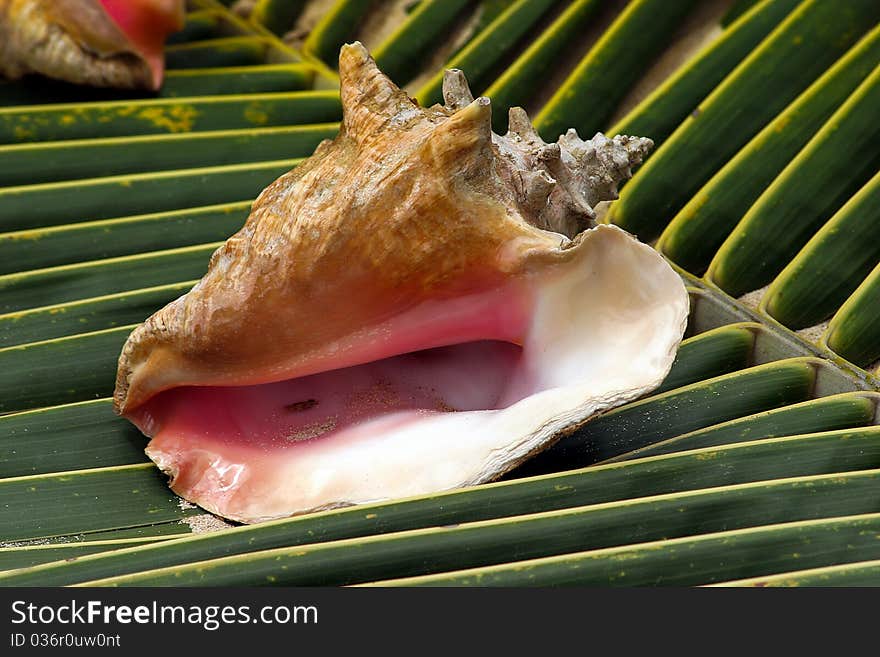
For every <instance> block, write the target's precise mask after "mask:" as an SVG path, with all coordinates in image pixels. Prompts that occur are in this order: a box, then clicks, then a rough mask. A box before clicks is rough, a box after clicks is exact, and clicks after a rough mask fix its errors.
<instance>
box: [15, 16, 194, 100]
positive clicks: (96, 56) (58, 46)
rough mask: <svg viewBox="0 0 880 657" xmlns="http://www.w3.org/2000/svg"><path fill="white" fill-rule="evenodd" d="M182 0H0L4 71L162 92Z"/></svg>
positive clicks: (18, 75)
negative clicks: (165, 51) (167, 45)
mask: <svg viewBox="0 0 880 657" xmlns="http://www.w3.org/2000/svg"><path fill="white" fill-rule="evenodd" d="M183 20H184V2H183V0H0V75H3V76H5V77H8V78H12V79H16V78H20V77H22V76H23V75H26V74H28V73H41V74H43V75H46V76H49V77H53V78H58V79H61V80H66V81H68V82H73V83H75V84H89V85H92V86H96V87H119V88H126V89H151V90H155V89H158V88H159V87H160V86H161V84H162V75H163V70H164V58H163V55H162V48H163V44H164V41H165V37H166V36H167V35H168V34H170V33H172V32H175V31H177V30H179V29H180V28H181V27H183Z"/></svg>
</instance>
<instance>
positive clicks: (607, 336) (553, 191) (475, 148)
mask: <svg viewBox="0 0 880 657" xmlns="http://www.w3.org/2000/svg"><path fill="white" fill-rule="evenodd" d="M339 71H340V81H341V95H342V104H343V109H344V119H343V124H342V129H341V131H340V133H339V135H338V136H337V137H336V139H334V140H333V141H332V142H331V141H325V142H324V143H322V144H321V145H320V146H319V147H318V148H317V150H316V151H315V154H314V155H313V156H312V157H311V158H309V159H308V160H307V161H306V162H304V163H303V164H301V165H300V166H299V167H297V168H296V169H295V170H293V171H291V172H290V173H287V174H285V175H283V176H282V177H281V178H279V179H278V180H276V181H275V182H274V183H272V184H271V185H270V186H269V187H267V188H266V189H265V190H264V191H263V193H262V194H261V195H260V197H259V198H258V199H257V200H256V202H255V203H254V206H253V209H252V211H251V215H250V217H249V218H248V220H247V223H246V224H245V226H244V228H242V229H241V230H240V231H239V232H238V233H237V234H236V235H234V236H233V237H231V238H230V239H229V240H228V241H227V242H226V244H225V245H224V246H222V247H221V248H219V249H218V250H217V251H216V252H215V253H214V255H213V257H212V258H211V263H210V268H209V270H208V273H207V274H206V275H205V277H204V278H203V279H202V280H201V281H200V282H199V283H198V284H197V285H196V286H195V287H194V288H193V289H192V290H191V291H190V292H189V293H187V294H186V295H184V296H183V297H181V298H179V299H177V300H176V301H174V302H172V303H170V304H169V305H168V306H166V307H165V308H163V309H162V310H160V311H159V312H157V313H156V314H155V315H153V316H152V317H150V318H149V319H148V320H147V321H146V323H144V324H143V325H142V326H140V327H139V328H137V329H136V330H135V331H134V332H133V333H132V334H131V336H130V337H129V339H128V342H127V343H126V345H125V347H124V349H123V351H122V355H121V357H120V360H119V373H118V379H117V387H116V395H115V404H116V409H117V410H118V411H119V412H120V413H122V414H124V415H125V416H127V417H128V418H130V419H131V420H132V421H133V422H135V423H136V424H137V425H138V426H139V427H140V428H141V429H142V430H143V431H144V433H146V434H147V435H150V436H152V441H151V442H150V444H149V446H148V448H147V453H148V454H149V456H150V458H152V459H153V460H154V461H155V462H156V463H157V464H158V465H159V467H160V468H161V469H162V470H164V471H165V472H167V473H169V474H170V475H171V477H172V480H171V486H172V488H173V489H174V490H175V491H176V492H177V493H179V494H180V495H182V496H183V497H185V498H186V499H188V500H191V501H193V502H196V503H198V504H199V505H201V506H202V507H204V508H206V509H208V510H210V511H213V512H215V513H217V514H219V515H222V516H225V517H227V518H232V519H235V520H240V521H244V522H256V521H260V520H265V519H269V518H278V517H283V516H289V515H292V514H298V513H304V512H309V511H314V510H318V509H328V508H333V507H339V506H343V505H349V504H357V503H363V502H369V501H375V500H381V499H387V498H396V497H401V496H408V495H416V494H423V493H428V492H432V491H439V490H444V489H449V488H453V487H458V486H465V485H469V484H477V483H480V482H485V481H489V480H491V479H493V478H497V477H498V476H499V475H501V474H502V473H504V472H506V471H508V470H510V469H511V468H512V467H514V466H515V465H517V464H518V463H520V462H522V461H523V460H524V459H526V458H528V457H529V456H530V455H532V454H534V453H536V452H538V451H539V450H541V449H543V448H545V447H547V446H548V445H549V444H551V443H552V442H553V441H554V440H556V439H557V438H558V437H559V436H560V435H562V434H564V433H566V432H571V431H572V430H574V429H575V428H576V427H578V426H579V425H580V424H582V423H583V422H585V421H586V420H587V419H589V418H590V417H591V416H593V415H595V414H596V413H598V412H599V411H602V410H604V409H607V408H610V407H612V406H616V405H618V404H622V403H624V402H626V401H628V400H631V399H633V398H635V397H638V396H640V395H642V394H644V393H646V392H648V391H650V390H651V389H653V388H654V387H656V386H657V385H658V384H659V383H660V382H661V381H662V380H663V378H664V377H665V375H666V373H667V372H668V370H669V368H670V366H671V363H672V361H673V357H674V355H675V353H676V349H677V346H678V343H679V341H680V339H681V337H682V333H683V330H684V326H685V321H686V317H687V312H688V297H687V294H686V292H685V288H684V285H683V284H682V281H681V279H680V278H679V277H678V276H677V275H676V274H675V272H674V271H673V270H672V269H671V268H670V267H669V265H668V264H667V263H666V262H665V261H664V260H663V258H662V257H661V256H660V255H658V254H657V252H655V251H654V250H653V249H651V248H650V247H648V246H646V245H644V244H641V243H640V242H638V241H637V240H636V239H635V238H633V237H632V236H630V235H629V234H627V233H625V232H624V231H622V230H620V229H618V228H616V227H613V226H604V225H600V226H596V227H594V228H592V229H589V230H584V229H585V228H587V227H588V226H590V225H591V224H592V220H593V211H592V209H591V206H592V205H593V204H595V203H597V202H599V201H601V200H604V199H609V198H613V197H615V195H616V184H617V182H618V181H620V180H621V179H623V178H625V177H628V176H629V175H630V166H631V165H633V164H636V163H638V162H639V161H641V158H642V157H643V156H644V154H645V153H646V152H647V149H648V148H649V147H650V145H651V143H650V141H649V140H647V139H640V138H631V137H615V138H614V139H613V140H612V139H606V138H605V137H604V136H602V135H597V136H596V137H594V138H593V139H592V140H590V141H586V142H585V141H582V140H580V139H579V138H578V137H577V135H576V134H575V133H574V131H569V133H568V134H566V135H565V136H563V137H562V138H560V139H559V141H558V143H555V144H546V143H544V142H543V141H541V139H540V138H539V137H538V136H537V134H535V132H534V130H533V129H532V127H531V124H530V123H529V120H528V117H527V116H526V115H525V113H524V112H523V111H522V110H521V109H518V108H517V109H513V110H511V113H510V126H511V128H510V130H511V131H510V132H509V133H508V134H507V135H506V136H503V137H500V136H498V135H493V134H492V131H491V128H490V104H489V100H488V99H487V98H477V99H476V100H474V99H473V98H472V97H471V94H470V91H469V90H468V89H467V85H466V82H465V80H464V77H463V76H462V75H461V73H460V72H457V71H451V72H449V73H448V74H447V77H446V83H445V89H444V92H445V94H444V95H445V101H446V105H445V106H434V107H431V108H421V107H419V106H418V105H417V104H416V103H415V102H414V101H413V100H412V99H410V98H409V97H408V96H407V95H406V94H405V93H404V92H402V91H401V90H400V89H398V88H397V87H396V86H395V85H394V84H393V83H392V82H391V81H390V80H389V79H388V78H387V77H386V76H384V75H383V74H382V73H381V72H380V71H379V70H378V69H377V67H376V64H375V62H374V61H373V60H372V59H371V58H370V56H369V55H368V54H367V52H366V50H365V49H364V48H363V46H361V45H360V44H354V45H349V46H345V47H344V48H343V49H342V53H341V56H340V62H339Z"/></svg>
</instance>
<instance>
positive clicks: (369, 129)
mask: <svg viewBox="0 0 880 657" xmlns="http://www.w3.org/2000/svg"><path fill="white" fill-rule="evenodd" d="M339 95H340V99H341V101H342V123H343V125H344V127H345V131H346V133H347V134H348V135H349V136H351V137H352V138H354V139H366V138H369V137H371V136H373V135H375V134H376V133H378V132H380V131H381V130H382V129H384V128H385V127H386V126H387V125H388V124H389V123H390V122H392V121H394V120H395V119H397V121H398V122H400V119H401V118H404V119H405V118H407V115H410V116H413V115H415V114H420V112H419V111H418V106H417V105H416V104H415V102H414V101H413V100H411V99H410V97H409V96H407V95H406V93H405V92H404V91H402V90H401V89H400V88H399V87H398V86H397V85H396V84H394V83H393V82H392V81H391V79H390V78H389V77H388V76H387V75H385V74H384V73H382V71H380V70H379V67H378V66H376V62H375V60H373V58H372V57H370V54H369V53H368V52H367V49H366V48H364V46H363V44H362V43H361V42H360V41H355V42H354V43H351V44H346V45H344V46H342V50H341V51H340V54H339Z"/></svg>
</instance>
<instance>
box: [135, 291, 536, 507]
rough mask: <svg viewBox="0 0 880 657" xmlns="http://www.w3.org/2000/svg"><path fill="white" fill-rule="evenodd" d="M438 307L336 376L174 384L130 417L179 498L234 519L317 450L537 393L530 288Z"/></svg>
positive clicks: (331, 363)
mask: <svg viewBox="0 0 880 657" xmlns="http://www.w3.org/2000/svg"><path fill="white" fill-rule="evenodd" d="M431 305H432V307H420V308H415V309H413V310H411V311H409V312H407V313H405V314H403V315H401V316H399V317H397V318H395V319H394V320H393V321H392V322H390V323H389V324H388V325H386V326H383V328H382V330H379V331H376V332H375V336H374V337H375V339H373V340H363V341H361V340H358V341H353V342H352V343H351V344H350V345H348V347H349V348H348V349H340V350H339V352H338V354H337V356H336V357H335V358H331V359H326V358H325V359H321V367H322V368H323V369H324V370H325V371H321V372H318V373H314V374H307V375H305V376H296V377H294V378H289V379H285V380H282V381H276V382H268V383H261V384H255V385H244V386H222V387H221V386H200V387H197V386H183V387H178V388H173V389H170V390H166V391H164V392H162V393H159V394H158V395H156V396H155V397H153V398H152V399H151V400H149V401H148V402H147V403H146V404H144V405H143V406H142V407H140V408H139V409H138V410H137V411H136V412H135V413H134V414H133V415H132V417H131V418H130V419H131V420H132V421H134V422H135V423H136V424H137V425H138V426H139V427H140V428H141V430H142V431H143V432H144V433H145V434H147V435H150V436H152V441H151V442H150V445H149V447H148V450H147V451H148V453H149V454H150V456H151V458H153V459H154V460H156V461H157V462H158V463H160V465H162V467H163V469H166V470H167V471H168V472H170V473H171V474H172V477H173V479H172V482H171V486H172V488H173V489H174V490H175V491H176V492H177V493H179V494H180V495H182V496H184V497H186V498H187V499H190V500H194V501H197V502H199V503H200V504H202V505H203V506H206V507H207V508H209V509H212V510H217V511H218V512H221V513H223V514H224V515H234V513H233V512H231V510H232V509H234V508H236V506H237V503H236V501H235V499H234V498H235V496H236V495H241V496H242V498H249V499H251V500H253V499H259V498H260V497H261V496H263V495H265V494H267V493H266V492H265V491H261V490H260V489H261V488H262V487H264V486H267V485H268V486H271V485H272V484H271V483H270V482H278V481H279V480H281V479H282V478H283V476H282V475H281V471H282V470H284V468H285V467H286V463H288V462H289V461H291V460H297V459H300V458H302V457H303V456H304V455H306V454H308V453H309V452H314V451H315V450H319V451H327V450H334V449H340V450H344V449H345V447H346V446H347V445H351V444H352V443H354V442H357V441H367V442H368V441H369V440H370V437H371V436H376V435H389V434H391V433H394V432H395V430H400V429H403V428H405V425H407V424H411V423H415V422H418V421H422V420H424V419H426V418H427V417H428V416H430V415H436V414H442V413H451V412H458V411H485V410H494V409H498V408H505V407H507V406H509V405H511V404H513V403H515V402H517V401H519V400H520V399H523V398H524V397H527V396H528V395H530V394H532V393H533V392H534V391H535V387H536V386H537V382H536V381H530V377H529V374H528V370H529V367H528V359H527V358H524V349H523V347H522V346H520V344H521V343H522V341H523V338H524V336H525V334H526V332H527V330H528V324H529V319H530V315H531V307H530V306H531V302H530V295H529V294H528V292H527V291H526V289H525V287H524V286H522V285H508V286H506V287H505V288H503V289H496V290H492V291H489V292H487V293H482V294H476V295H472V296H468V297H464V298H460V299H454V300H449V301H447V302H446V303H445V304H444V307H443V308H436V307H434V306H435V305H436V304H431ZM352 363H356V364H352Z"/></svg>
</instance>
